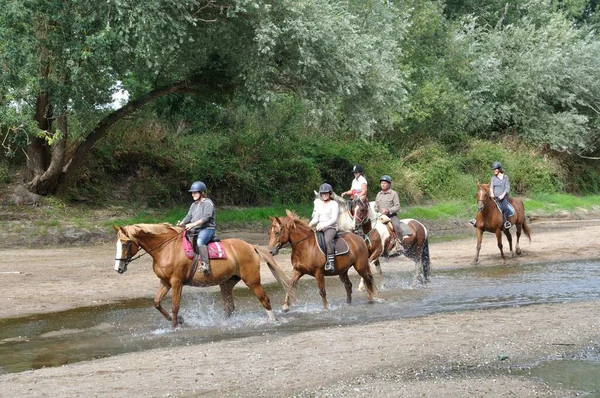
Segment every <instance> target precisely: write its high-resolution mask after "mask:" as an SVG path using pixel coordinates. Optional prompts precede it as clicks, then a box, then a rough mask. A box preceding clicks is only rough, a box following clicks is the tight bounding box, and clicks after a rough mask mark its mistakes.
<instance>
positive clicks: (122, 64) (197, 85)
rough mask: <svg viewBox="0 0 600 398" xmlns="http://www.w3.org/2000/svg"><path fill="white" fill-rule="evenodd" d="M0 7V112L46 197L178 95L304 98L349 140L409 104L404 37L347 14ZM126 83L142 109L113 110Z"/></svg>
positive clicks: (299, 8) (201, 3) (309, 7)
mask: <svg viewBox="0 0 600 398" xmlns="http://www.w3.org/2000/svg"><path fill="white" fill-rule="evenodd" d="M371 3H372V4H369V7H365V8H360V9H359V10H361V11H364V10H367V11H370V12H377V13H378V14H379V15H380V16H381V15H385V14H387V15H388V16H389V18H388V20H389V21H395V19H394V18H393V16H394V15H395V13H396V10H395V9H394V7H393V6H392V5H390V4H388V2H386V1H383V0H381V1H373V2H371ZM0 7H2V9H3V10H6V12H5V13H4V14H2V15H1V16H0V43H2V44H0V46H2V47H0V49H1V51H0V68H1V71H2V76H1V77H0V79H1V80H0V83H2V87H3V88H2V89H0V90H2V92H1V93H0V101H1V102H0V108H2V109H3V111H2V112H3V113H7V112H9V111H10V112H11V114H12V115H13V116H14V118H13V121H12V123H13V125H12V126H9V127H6V126H0V128H3V133H4V134H9V133H12V132H14V131H25V132H26V134H27V137H28V142H27V149H26V151H27V182H28V186H29V189H30V190H31V191H32V192H35V193H38V194H43V195H45V194H51V193H54V192H56V190H57V189H58V188H59V187H60V185H61V184H63V183H64V182H65V181H67V180H68V178H69V177H70V176H71V175H73V173H74V172H75V171H76V170H77V167H78V166H79V165H81V164H82V162H84V161H85V158H86V156H88V153H89V150H90V148H92V147H93V145H94V143H95V142H97V140H99V139H101V138H102V137H103V136H104V135H105V134H107V132H108V131H110V128H111V127H112V126H114V124H115V123H117V122H118V121H119V120H121V119H122V118H123V117H125V116H127V115H131V114H132V113H134V112H135V111H136V110H137V109H139V108H140V107H142V106H144V105H145V104H147V103H149V102H151V101H153V100H154V99H156V98H158V97H161V96H164V95H167V94H170V93H174V92H193V93H195V94H196V95H199V96H206V97H209V96H210V97H211V98H216V100H220V101H227V100H228V98H230V97H231V95H234V94H235V95H236V96H245V97H246V98H248V99H251V100H254V101H257V102H267V101H269V98H270V96H271V95H275V94H277V93H278V92H282V91H286V92H293V93H295V94H296V95H298V96H299V97H300V98H303V99H305V100H306V101H307V103H309V104H311V105H312V106H313V107H314V109H315V110H317V111H318V112H315V113H314V114H315V115H335V117H339V115H340V114H341V115H345V116H343V117H341V118H340V119H341V120H344V123H346V126H347V128H348V129H356V130H359V131H361V132H363V133H365V134H369V133H370V132H371V131H372V129H373V128H374V125H376V122H377V120H378V119H379V118H381V117H382V112H383V110H384V109H385V108H386V107H389V106H390V105H391V104H394V103H399V102H401V101H402V99H403V95H404V91H403V87H402V86H403V83H404V81H403V74H402V72H401V71H400V70H399V69H398V68H397V66H396V64H395V63H394V56H393V54H394V52H395V51H396V47H395V45H396V44H395V41H394V40H387V39H386V36H385V35H386V34H388V33H389V32H391V31H392V29H393V28H394V27H395V26H396V25H394V24H388V23H387V22H386V23H384V24H383V25H382V26H380V27H381V28H382V29H379V30H378V31H376V30H374V29H372V28H369V27H370V25H367V24H364V23H363V24H361V23H360V22H361V21H360V20H359V19H358V18H357V15H359V14H355V13H353V12H352V11H351V9H350V7H349V5H348V4H347V3H342V2H340V3H332V2H329V1H325V0H307V1H302V2H296V1H291V0H281V1H274V0H273V1H250V0H237V1H234V0H232V1H230V2H223V1H216V0H184V1H181V0H148V1H145V2H137V1H134V0H109V1H106V2H95V1H92V0H68V1H62V0H49V1H46V0H26V1H20V2H15V1H10V0H0ZM355 11H356V10H355ZM365 13H366V11H365ZM367 14H368V13H366V14H363V16H364V15H367ZM119 81H120V82H122V83H123V85H124V86H125V87H126V88H127V90H129V92H130V94H131V98H132V99H131V101H129V102H128V103H126V104H125V105H124V106H122V107H120V108H118V109H116V110H115V109H111V108H109V107H107V104H109V103H111V98H112V94H113V93H114V92H115V91H116V90H117V82H119ZM31 119H33V120H34V121H35V124H32V123H30V120H31ZM15 126H18V127H20V130H19V129H15ZM12 139H16V138H15V137H12Z"/></svg>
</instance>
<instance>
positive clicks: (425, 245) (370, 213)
mask: <svg viewBox="0 0 600 398" xmlns="http://www.w3.org/2000/svg"><path fill="white" fill-rule="evenodd" d="M354 218H355V222H356V224H357V225H362V228H363V231H364V232H365V233H370V231H372V230H377V231H378V232H379V235H380V236H381V240H382V247H383V254H385V255H386V256H389V253H390V251H391V250H393V249H394V248H395V246H396V233H395V231H394V228H393V227H392V223H391V222H389V218H388V217H387V216H385V215H382V214H377V212H375V202H371V203H369V205H368V206H367V205H364V204H361V203H359V205H358V206H357V207H356V210H355V217H354ZM400 221H402V222H403V223H405V224H406V225H408V227H409V228H410V230H411V231H412V235H411V236H410V237H409V238H406V239H405V240H404V241H403V245H404V250H403V251H400V252H398V253H399V254H402V255H404V256H405V257H406V258H408V259H410V260H412V261H413V262H414V263H415V275H414V278H413V281H412V284H411V285H412V286H415V285H416V284H417V282H421V283H427V282H429V271H430V266H431V260H430V256H429V233H428V231H427V228H425V226H424V225H423V224H422V223H421V222H420V221H417V220H415V219H412V218H405V219H402V220H400Z"/></svg>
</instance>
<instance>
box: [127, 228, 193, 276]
mask: <svg viewBox="0 0 600 398" xmlns="http://www.w3.org/2000/svg"><path fill="white" fill-rule="evenodd" d="M184 232H185V229H184V230H183V231H181V232H178V233H177V234H175V235H174V236H172V237H170V238H169V239H167V240H165V241H164V242H161V243H159V244H158V245H156V246H154V247H153V248H152V249H149V250H146V251H145V252H144V253H142V254H139V255H138V256H136V257H133V254H131V246H132V245H133V241H132V240H127V242H126V243H121V246H122V247H124V248H125V250H126V255H125V257H122V258H115V260H116V261H124V262H125V267H127V266H128V265H129V263H131V262H132V261H135V260H137V259H138V258H140V257H142V256H145V255H146V254H149V253H150V252H151V251H153V250H155V249H158V248H159V247H161V246H163V245H164V244H166V243H169V242H170V241H172V240H173V239H175V238H176V237H178V236H179V235H181V234H182V233H184ZM137 246H138V248H141V246H140V245H137ZM138 250H139V249H138Z"/></svg>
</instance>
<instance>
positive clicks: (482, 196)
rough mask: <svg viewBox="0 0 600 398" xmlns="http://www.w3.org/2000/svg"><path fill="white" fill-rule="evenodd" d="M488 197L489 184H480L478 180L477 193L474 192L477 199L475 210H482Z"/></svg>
mask: <svg viewBox="0 0 600 398" xmlns="http://www.w3.org/2000/svg"><path fill="white" fill-rule="evenodd" d="M489 197H490V186H489V184H480V183H479V182H477V193H476V194H475V198H476V199H477V211H482V210H483V208H484V207H485V204H486V202H487V200H488V199H489Z"/></svg>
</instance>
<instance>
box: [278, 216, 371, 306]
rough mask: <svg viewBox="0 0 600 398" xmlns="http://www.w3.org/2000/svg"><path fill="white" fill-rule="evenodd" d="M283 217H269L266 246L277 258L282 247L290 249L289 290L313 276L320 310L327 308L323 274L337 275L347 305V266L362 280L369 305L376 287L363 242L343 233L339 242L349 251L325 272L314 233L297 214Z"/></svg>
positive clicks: (349, 288) (349, 284) (349, 294)
mask: <svg viewBox="0 0 600 398" xmlns="http://www.w3.org/2000/svg"><path fill="white" fill-rule="evenodd" d="M286 214H287V216H286V217H270V219H271V227H270V229H269V245H268V247H269V250H270V251H271V254H273V255H276V254H277V253H278V252H279V249H280V248H281V247H282V246H283V245H285V244H287V243H289V244H290V245H291V246H292V266H293V267H294V276H293V277H292V287H295V286H296V283H298V280H299V279H300V278H301V277H302V275H305V274H308V275H312V276H314V277H315V279H316V280H317V285H318V287H319V293H320V294H321V299H322V300H323V308H325V309H327V308H328V303H327V293H326V291H325V275H327V276H332V275H339V277H340V280H341V281H342V283H343V284H344V286H345V288H346V302H347V303H348V304H350V303H351V302H352V282H350V278H349V277H348V270H349V269H350V267H354V268H355V269H356V271H357V272H358V274H359V275H360V276H361V277H363V278H364V279H365V284H366V285H367V293H368V297H369V302H372V301H373V294H374V291H375V289H376V287H375V284H374V282H373V275H372V274H371V269H370V267H369V254H368V251H367V246H366V244H365V242H364V240H363V239H362V238H361V237H360V236H358V235H356V234H353V233H346V234H343V235H342V236H341V238H340V239H343V240H344V241H345V242H346V243H347V244H348V247H349V251H348V253H346V254H342V255H338V256H336V258H335V270H334V271H325V270H324V267H323V265H324V264H325V255H324V254H323V253H322V252H321V251H320V250H319V248H318V244H317V239H316V238H315V233H314V232H313V230H312V229H311V228H310V227H309V226H308V224H307V223H306V222H305V221H303V220H300V219H299V218H298V216H297V215H295V214H294V213H292V212H290V211H289V210H286ZM289 298H290V297H289V296H287V295H286V297H285V302H284V305H283V309H284V311H287V310H288V309H289V304H290V300H289Z"/></svg>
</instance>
